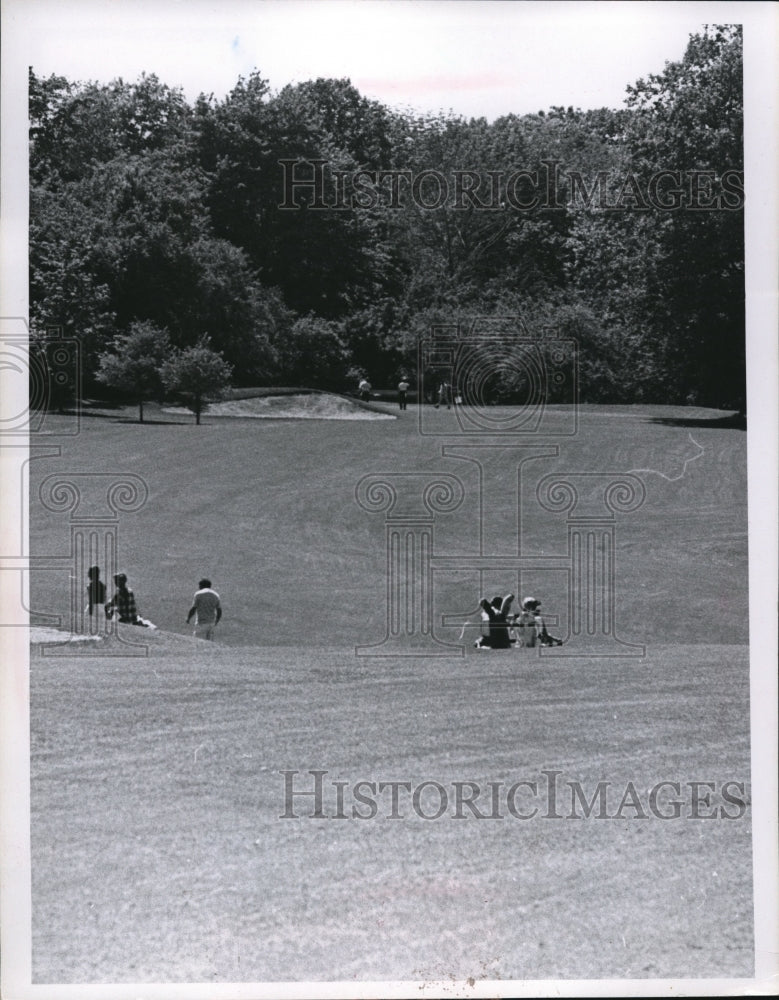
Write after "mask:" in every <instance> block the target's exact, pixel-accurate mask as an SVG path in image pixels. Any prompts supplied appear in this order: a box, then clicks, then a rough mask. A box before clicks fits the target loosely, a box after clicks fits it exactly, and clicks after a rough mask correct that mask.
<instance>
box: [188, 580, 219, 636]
mask: <svg viewBox="0 0 779 1000" xmlns="http://www.w3.org/2000/svg"><path fill="white" fill-rule="evenodd" d="M193 615H194V617H195V631H194V632H193V635H194V636H195V638H196V639H213V638H214V629H215V628H216V626H217V625H218V624H219V622H220V621H221V618H222V604H221V602H220V600H219V594H217V592H216V591H215V590H212V589H211V581H210V580H201V581H200V582H199V583H198V590H197V592H196V593H195V598H194V603H193V604H192V607H191V608H190V609H189V614H188V615H187V625H189V623H190V622H191V620H192V617H193Z"/></svg>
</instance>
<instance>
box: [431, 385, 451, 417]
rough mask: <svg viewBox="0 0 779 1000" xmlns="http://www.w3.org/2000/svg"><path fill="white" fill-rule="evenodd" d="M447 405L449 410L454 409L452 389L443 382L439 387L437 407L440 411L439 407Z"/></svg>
mask: <svg viewBox="0 0 779 1000" xmlns="http://www.w3.org/2000/svg"><path fill="white" fill-rule="evenodd" d="M444 404H446V408H447V410H451V408H452V387H451V385H450V384H449V383H448V382H442V383H441V384H440V385H439V386H438V401H437V402H436V404H435V406H436V409H438V407H439V406H443V405H444Z"/></svg>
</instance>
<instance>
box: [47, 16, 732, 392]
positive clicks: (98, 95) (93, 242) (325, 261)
mask: <svg viewBox="0 0 779 1000" xmlns="http://www.w3.org/2000/svg"><path fill="white" fill-rule="evenodd" d="M741 67H742V59H741V31H740V28H739V27H738V26H734V25H725V26H709V27H707V28H706V29H705V30H704V31H702V32H701V33H700V34H696V35H693V36H691V37H690V39H689V43H688V46H687V49H686V52H685V55H684V57H683V58H682V60H680V61H679V62H675V63H666V65H665V68H664V70H663V71H662V72H660V73H658V74H656V75H651V76H649V77H648V78H647V79H643V80H639V81H638V82H637V83H635V84H634V85H632V86H628V87H627V88H626V99H625V102H624V107H622V108H620V109H608V108H602V109H598V110H594V111H581V110H578V109H574V108H572V107H569V108H562V107H554V108H551V109H549V110H546V111H539V112H538V113H537V114H526V115H513V114H512V115H506V116H503V117H501V118H498V119H497V120H496V121H494V122H493V123H488V122H487V121H486V120H485V119H481V118H472V119H465V118H463V117H460V116H458V115H455V114H438V115H417V114H413V113H410V112H405V111H398V110H393V109H391V108H388V107H386V106H384V105H383V104H381V103H380V102H377V101H374V100H370V99H368V98H366V97H364V96H362V95H361V94H360V93H359V92H358V90H357V89H356V88H355V87H354V86H352V84H351V83H350V82H349V81H348V80H333V79H318V80H313V81H308V82H304V83H299V84H294V85H290V86H287V87H284V88H283V89H282V90H281V91H279V92H272V91H271V89H270V88H269V86H268V83H267V82H266V81H265V80H263V78H262V77H261V75H260V74H259V73H258V72H255V73H252V74H251V75H250V76H249V77H248V78H247V79H244V78H240V79H239V80H238V81H237V83H236V85H235V87H234V88H233V89H232V91H231V92H230V93H229V94H228V95H227V96H226V97H225V98H224V99H221V100H218V99H215V98H214V97H213V96H207V95H201V96H200V97H198V99H197V100H196V101H195V102H194V104H191V105H190V104H189V103H187V101H186V100H185V99H184V97H183V95H182V93H181V91H179V90H177V89H174V88H170V87H168V86H167V85H165V84H164V83H163V82H161V81H160V80H159V79H158V78H157V77H156V76H154V75H142V76H141V78H140V79H139V80H137V81H135V82H132V83H128V82H125V81H123V80H121V79H119V80H115V81H113V82H111V83H108V84H101V83H82V82H72V81H68V80H67V79H65V78H64V77H60V76H49V77H48V78H41V77H38V76H36V75H35V73H34V71H33V70H31V71H30V78H29V114H30V326H31V343H32V345H33V348H34V349H39V350H42V351H45V350H46V349H47V346H46V345H47V340H49V339H50V331H51V330H52V329H56V330H58V331H59V334H60V336H62V337H65V338H68V339H75V340H77V341H78V342H79V346H80V352H81V364H82V367H83V372H84V379H85V388H86V389H91V390H93V391H97V390H98V389H99V387H100V386H104V387H105V386H113V387H114V388H118V389H120V390H124V391H125V392H127V393H128V394H130V395H131V396H133V395H134V396H135V398H137V399H139V400H143V399H144V398H155V394H157V395H158V394H160V393H162V392H165V391H168V392H176V391H179V392H182V391H185V386H189V389H187V390H186V391H187V392H189V396H190V399H191V400H194V399H195V396H196V393H195V395H193V394H192V384H193V383H192V380H191V378H190V379H189V381H187V379H186V378H184V377H183V376H182V375H181V372H182V371H184V370H186V369H187V365H190V369H191V367H192V365H194V368H195V369H196V370H199V371H201V375H202V370H203V368H204V366H205V367H206V368H208V367H209V366H210V367H211V368H212V369H213V371H212V375H213V377H214V378H215V380H216V383H217V384H224V382H225V381H226V379H227V378H229V377H231V376H232V379H233V381H234V382H235V383H236V384H238V385H244V386H251V385H304V386H308V387H311V388H317V387H321V388H327V389H334V390H343V389H345V388H347V387H353V386H354V385H356V381H357V379H358V378H359V377H360V376H361V375H363V374H368V375H369V376H370V379H371V381H372V382H373V384H374V385H390V384H394V383H396V382H397V380H398V378H399V377H400V375H401V373H402V372H409V373H413V372H414V371H415V369H416V363H417V344H418V342H419V340H420V338H423V337H425V336H426V335H427V333H428V332H429V330H430V329H431V328H432V327H433V326H435V325H436V324H452V323H453V322H457V321H460V320H461V321H463V322H469V321H471V320H472V319H473V318H475V317H499V316H500V317H503V316H521V318H522V320H523V323H524V326H525V328H526V329H527V330H528V331H529V334H530V336H531V337H538V338H543V337H548V336H550V335H551V336H553V337H559V338H565V339H571V340H574V341H575V342H576V344H577V345H578V346H577V350H578V358H577V360H578V365H579V372H580V395H581V399H582V400H583V401H585V402H586V401H591V402H599V401H604V402H606V401H608V402H631V401H650V402H652V401H654V402H679V403H685V402H687V403H693V402H694V403H698V404H701V405H709V406H717V407H727V408H739V409H742V408H744V406H745V363H744V355H745V330H744V273H743V263H744V237H743V211H742V209H743V172H742V171H743V137H742V133H743V127H742V106H743V104H742V69H741ZM317 185H318V186H317ZM192 352H195V353H194V354H193V353H192ZM197 352H199V353H197ZM193 358H195V359H196V360H193ZM206 358H208V359H209V360H208V364H206V360H205V359H206ZM214 359H216V360H214ZM131 361H132V363H130V362H131ZM177 372H178V374H177ZM195 382H197V379H195ZM506 393H507V394H508V395H509V396H510V393H511V386H507V387H504V394H506ZM196 412H199V409H198V410H197V411H196Z"/></svg>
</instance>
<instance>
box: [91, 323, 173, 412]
mask: <svg viewBox="0 0 779 1000" xmlns="http://www.w3.org/2000/svg"><path fill="white" fill-rule="evenodd" d="M170 354H171V343H170V338H169V337H168V334H167V331H165V330H160V329H159V328H158V327H156V326H154V324H153V323H149V322H138V323H132V324H131V325H130V329H129V330H128V332H127V333H126V334H119V335H118V336H116V337H114V340H113V342H112V343H111V347H110V350H108V351H105V352H104V353H103V354H101V355H100V358H99V359H98V369H97V373H96V378H97V380H98V382H102V383H103V384H104V385H107V386H109V387H110V388H112V389H119V390H121V391H123V392H126V393H128V394H129V395H130V396H131V398H132V399H133V400H134V401H135V402H137V403H138V419H139V421H140V422H141V423H143V403H144V400H147V399H159V398H160V397H161V395H162V390H163V382H162V375H161V368H162V365H163V364H164V363H165V361H167V360H168V358H169V357H170Z"/></svg>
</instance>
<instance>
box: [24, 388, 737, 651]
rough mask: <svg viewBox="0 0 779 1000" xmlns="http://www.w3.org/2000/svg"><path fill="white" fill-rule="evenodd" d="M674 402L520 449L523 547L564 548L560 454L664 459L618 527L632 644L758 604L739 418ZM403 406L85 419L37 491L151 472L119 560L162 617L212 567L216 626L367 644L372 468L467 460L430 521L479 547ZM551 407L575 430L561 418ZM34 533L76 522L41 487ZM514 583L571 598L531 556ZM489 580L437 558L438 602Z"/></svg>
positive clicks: (509, 517) (45, 535) (177, 627)
mask: <svg viewBox="0 0 779 1000" xmlns="http://www.w3.org/2000/svg"><path fill="white" fill-rule="evenodd" d="M692 413H693V423H695V415H696V414H703V415H704V416H705V415H708V416H712V415H713V416H717V414H716V413H714V414H712V411H708V414H707V411H696V410H693V411H692ZM680 415H682V417H683V418H687V419H689V411H687V410H685V409H679V408H671V407H641V408H639V407H636V408H632V409H631V408H626V409H624V410H617V411H616V412H611V411H609V410H607V409H606V408H605V407H589V408H588V407H583V408H582V415H581V430H580V433H579V434H578V435H577V436H576V437H575V438H573V439H571V438H564V437H562V438H555V437H553V436H546V437H542V438H539V440H542V441H544V442H549V441H553V442H555V443H556V444H559V447H560V454H559V456H558V457H556V458H555V457H550V458H544V459H541V460H537V461H534V462H530V463H528V466H527V473H526V477H527V479H528V483H527V488H526V489H525V490H524V495H523V498H522V499H523V506H524V509H523V534H524V538H523V545H524V547H525V548H526V550H527V551H528V552H529V553H535V552H541V553H545V554H555V553H557V554H559V553H561V552H564V551H565V541H566V529H565V523H564V516H563V517H562V518H561V517H560V516H559V515H557V516H556V515H551V514H549V513H548V512H546V511H543V510H541V509H540V507H539V506H538V503H537V501H536V500H535V496H534V494H533V487H534V480H535V479H537V478H540V477H541V476H543V475H546V474H548V473H550V472H555V471H572V470H574V471H586V472H595V471H600V470H607V471H616V472H624V471H627V470H630V469H652V470H657V471H653V472H648V473H642V478H643V479H644V481H645V483H646V490H647V499H646V502H645V503H644V505H643V507H641V509H640V510H638V511H636V512H635V513H633V514H629V515H625V516H624V517H623V518H621V519H620V521H619V524H618V529H617V530H618V537H617V544H618V548H617V553H616V560H617V572H618V580H617V586H618V592H617V624H618V628H619V631H620V634H621V635H622V637H623V638H625V639H629V640H631V641H635V642H658V641H662V642H673V641H678V642H684V643H691V642H714V643H745V642H747V634H746V629H745V628H739V623H741V622H743V621H744V620H745V616H746V605H747V555H746V552H747V514H746V435H745V434H744V433H743V432H742V431H739V430H732V429H723V428H720V427H718V426H717V424H716V421H714V422H713V425H712V426H711V427H708V426H692V427H686V426H677V425H676V422H677V421H678V419H679V416H680ZM401 416H402V419H398V420H396V421H386V422H385V421H379V422H355V421H349V422H338V421H311V420H307V421H296V420H291V421H262V420H251V419H246V420H241V419H227V418H222V419H217V418H211V420H210V422H207V423H206V424H205V425H203V426H201V427H195V426H194V425H192V424H183V423H182V424H178V423H159V424H147V425H140V424H137V423H123V422H118V421H109V420H104V419H97V418H95V419H84V421H83V428H82V432H81V434H80V435H79V436H78V437H77V438H76V439H75V440H74V441H73V442H72V444H68V445H67V447H66V449H65V452H64V455H63V458H61V459H38V460H35V461H34V462H33V463H32V465H31V496H32V497H36V496H37V488H38V485H39V483H40V482H41V480H42V479H43V478H44V477H45V476H46V475H48V474H49V473H51V472H55V471H60V472H81V471H99V472H116V473H121V472H123V471H124V472H132V473H135V474H136V475H140V476H142V477H143V478H144V479H145V481H146V482H147V484H148V487H149V501H148V503H147V504H146V506H145V507H144V508H143V509H142V510H141V511H139V512H138V513H137V514H126V515H124V516H123V517H122V520H121V523H120V528H119V561H120V563H121V566H122V568H123V569H124V571H125V572H126V573H127V574H128V576H129V578H130V582H131V585H132V586H133V587H134V589H135V592H136V597H137V599H138V602H139V606H140V611H141V614H143V615H145V616H146V617H148V618H150V619H151V620H152V621H154V622H155V623H156V624H157V625H159V626H160V627H161V628H164V629H166V630H168V631H173V632H186V631H187V630H186V628H185V626H184V624H183V620H184V617H185V615H186V611H187V609H188V607H189V605H190V602H191V596H192V593H193V592H194V590H195V589H196V586H195V585H196V583H197V581H198V579H199V578H200V577H201V576H203V575H206V576H209V577H210V578H211V579H212V580H213V581H214V584H215V586H216V588H217V589H218V590H219V592H220V594H221V595H222V599H223V604H224V606H225V621H224V627H223V629H222V633H221V637H220V638H221V641H222V642H225V643H229V644H231V645H254V644H270V645H285V644H294V645H298V644H301V643H302V644H303V645H307V644H309V643H312V642H313V643H318V644H322V645H327V644H329V643H335V644H336V645H339V646H343V645H349V644H350V643H351V642H354V643H360V642H366V641H368V642H370V641H374V639H379V638H381V635H382V634H383V623H384V620H385V610H384V609H385V593H386V582H385V541H384V530H385V529H384V522H383V518H382V517H381V516H377V515H371V514H368V513H366V512H365V511H364V510H363V509H362V508H360V507H359V506H358V505H357V503H356V501H355V497H354V493H355V486H356V484H357V482H358V481H359V479H360V478H361V477H362V476H364V475H365V474H366V473H371V472H395V471H415V470H425V471H431V472H435V471H439V472H448V473H452V474H454V475H457V476H459V477H460V478H461V479H462V481H463V485H464V488H465V490H466V498H465V502H464V503H463V505H462V507H461V508H460V510H458V511H457V512H456V513H454V514H451V515H441V516H440V517H439V518H438V521H437V523H436V532H437V546H438V547H439V549H440V550H441V551H442V552H444V553H446V554H453V553H465V554H467V553H469V552H475V551H478V530H479V517H480V514H479V508H478V500H479V498H478V483H477V480H476V475H475V467H474V466H473V464H472V463H469V462H465V461H461V460H457V459H454V458H449V457H443V456H442V455H441V443H442V439H441V438H438V437H435V436H420V434H419V433H418V423H417V420H416V413H415V411H414V410H413V409H411V410H408V411H407V412H406V413H404V414H402V415H401ZM558 417H559V424H560V427H564V426H565V425H566V421H565V415H564V414H563V413H560V414H559V415H558ZM63 419H65V418H63ZM441 419H442V421H443V420H444V419H445V416H444V415H442V416H441ZM699 422H700V421H699ZM702 422H703V423H704V424H705V420H704V421H702ZM51 426H52V428H53V429H56V428H57V422H56V421H52V425H51ZM552 428H553V429H554V422H552ZM442 429H445V426H444V425H443V424H442ZM691 435H692V439H691ZM446 440H447V441H448V442H451V440H452V439H451V438H446ZM531 443H532V441H531ZM701 451H702V454H701ZM696 456H697V457H696ZM685 462H687V467H686V472H685V473H684V475H683V476H682V470H684V468H685ZM495 466H496V469H497V471H498V472H499V474H500V478H499V483H498V487H499V488H498V489H495V490H493V492H492V494H491V495H490V497H489V498H488V500H487V504H488V509H486V510H485V512H484V515H483V520H484V521H485V526H486V528H487V529H490V533H491V534H492V535H497V534H498V532H499V531H500V530H501V529H502V534H501V535H500V539H499V541H500V544H501V545H502V546H503V549H502V552H503V553H507V552H510V551H511V550H512V547H513V548H514V549H515V548H516V538H515V533H516V524H517V513H516V500H515V499H514V493H513V491H515V489H516V478H517V471H516V461H515V453H513V452H511V451H510V450H508V449H507V451H506V453H505V457H501V458H500V460H499V461H497V462H496V463H495ZM31 536H32V545H33V551H34V552H35V553H39V554H64V553H66V552H67V551H68V546H69V529H68V525H67V519H66V518H65V517H63V515H61V514H53V513H49V512H47V511H45V510H44V509H43V507H42V506H41V505H40V504H39V503H37V504H36V503H33V504H32V510H31ZM484 586H485V588H487V587H488V588H489V590H490V591H492V588H493V587H496V588H497V589H496V590H495V591H494V592H495V593H498V592H499V591H501V592H505V591H506V590H508V589H513V588H517V587H518V586H519V584H518V581H517V580H516V577H515V576H514V577H512V576H511V575H506V574H503V575H500V576H497V577H495V578H491V579H490V580H489V581H486V582H485V584H484ZM504 588H505V589H504ZM521 589H522V591H523V592H528V593H534V592H535V591H536V590H539V591H541V594H537V595H536V596H542V597H543V600H544V608H545V610H547V611H548V613H550V614H553V615H563V614H564V611H565V607H564V606H565V603H566V599H565V598H566V591H565V586H564V580H563V579H562V577H561V576H560V575H559V574H558V575H554V574H549V573H546V574H542V573H536V574H534V573H532V572H530V573H528V574H527V575H526V577H525V578H523V581H522V588H521ZM478 590H479V582H478V580H477V579H471V578H465V577H462V576H460V577H457V576H451V575H450V576H447V575H446V574H441V575H440V579H439V578H438V577H437V579H436V609H435V610H436V617H437V618H440V616H441V615H443V614H451V613H457V612H460V611H463V612H467V611H471V610H473V609H475V607H476V602H477V601H478V598H479V597H480V596H482V595H481V594H479V593H478ZM32 606H33V608H34V609H36V610H40V611H47V612H52V613H57V614H60V615H62V616H63V620H64V621H67V616H68V615H69V613H70V608H69V589H68V579H67V571H66V572H65V573H64V575H63V574H58V573H40V574H38V575H37V576H36V577H35V578H34V579H33V581H32ZM457 631H459V630H457Z"/></svg>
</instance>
